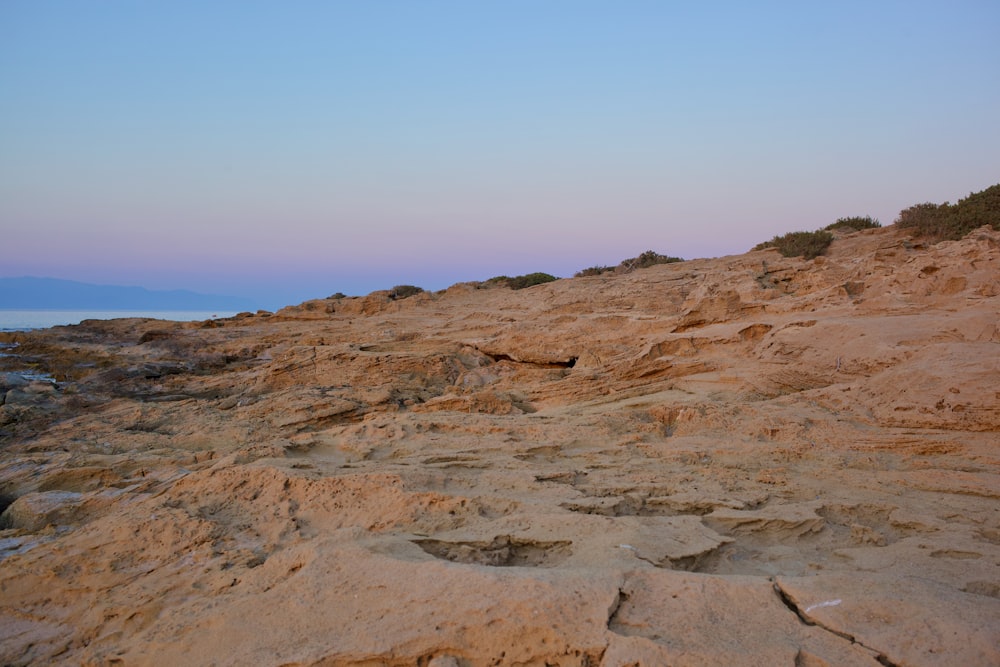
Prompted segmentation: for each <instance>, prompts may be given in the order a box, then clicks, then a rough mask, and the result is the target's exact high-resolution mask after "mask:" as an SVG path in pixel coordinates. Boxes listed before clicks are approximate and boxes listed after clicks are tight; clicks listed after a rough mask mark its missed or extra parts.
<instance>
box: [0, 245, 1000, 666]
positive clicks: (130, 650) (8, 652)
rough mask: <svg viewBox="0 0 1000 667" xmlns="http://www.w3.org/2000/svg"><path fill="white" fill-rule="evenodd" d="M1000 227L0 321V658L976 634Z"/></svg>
mask: <svg viewBox="0 0 1000 667" xmlns="http://www.w3.org/2000/svg"><path fill="white" fill-rule="evenodd" d="M998 313H1000V234H998V233H996V232H992V231H989V230H987V229H983V230H979V231H977V232H974V233H972V234H971V235H970V236H969V237H967V238H966V239H965V240H963V241H960V242H946V243H941V244H937V245H928V244H923V243H921V242H918V241H915V240H913V239H911V238H909V237H908V236H906V235H904V234H902V233H901V232H899V231H898V230H895V229H894V228H892V227H890V228H886V229H879V230H870V231H865V232H856V233H851V234H841V235H839V236H838V238H837V240H836V241H835V242H834V244H833V246H832V247H831V249H830V251H829V253H828V255H827V256H825V257H821V258H819V259H817V260H815V261H808V262H807V261H804V260H801V259H797V258H793V259H786V258H782V257H781V256H780V255H778V254H777V253H776V252H775V251H758V252H753V253H748V254H746V255H740V256H733V257H724V258H718V259H711V260H695V261H688V262H684V263H680V264H671V265H663V266H657V267H652V268H649V269H643V270H639V271H635V272H632V273H628V274H624V275H609V274H605V275H602V276H595V277H588V278H578V279H571V280H560V281H557V282H555V283H550V284H547V285H541V286H536V287H532V288H529V289H526V290H519V291H512V290H509V289H503V288H493V289H477V287H476V286H475V285H472V284H469V285H456V286H453V287H452V288H450V289H448V290H446V291H444V292H440V293H436V294H420V295H417V296H413V297H409V298H407V299H403V300H397V301H394V300H392V299H390V298H389V297H388V295H387V294H386V293H374V294H371V295H369V296H367V297H362V298H346V299H327V300H318V301H312V302H307V303H304V304H301V305H300V306H296V307H290V308H286V309H284V310H281V311H279V312H278V313H275V314H265V313H259V314H256V315H246V316H242V317H237V318H234V319H231V320H225V321H215V322H205V323H187V324H178V323H170V322H163V321H154V320H115V321H110V322H87V323H84V324H82V325H80V326H76V327H62V328H56V329H52V330H47V331H43V332H35V333H19V334H3V335H2V336H0V340H3V341H6V342H7V343H17V347H11V348H7V349H5V350H4V351H5V352H7V353H13V354H16V355H17V356H16V357H4V358H2V359H0V364H4V365H5V367H7V368H14V367H15V366H17V365H18V364H20V365H21V366H23V365H24V364H28V363H31V364H35V366H36V368H37V369H39V370H43V371H46V372H49V373H51V374H52V375H53V376H54V377H55V378H56V380H57V382H56V384H55V385H53V384H52V383H46V382H29V383H25V382H23V381H21V380H20V379H19V377H18V376H15V375H12V374H4V375H0V396H3V405H2V406H0V411H2V412H0V425H2V426H0V448H2V449H0V493H2V494H3V497H4V504H9V507H7V509H6V511H5V512H4V514H3V517H2V521H3V526H4V529H3V530H2V531H0V559H2V560H0V663H2V664H12V665H21V664H73V665H78V664H84V665H249V664H254V665H326V666H331V667H332V666H340V665H366V666H375V665H389V666H397V665H398V666H402V665H420V666H422V667H470V666H478V665H538V666H542V665H559V666H567V665H590V666H596V665H601V666H606V667H612V666H621V667H623V666H626V665H737V664H739V665H798V666H819V665H874V666H877V665H962V666H969V665H991V664H992V665H996V664H1000V600H998V597H1000V503H998V498H1000V437H998V432H1000V316H998Z"/></svg>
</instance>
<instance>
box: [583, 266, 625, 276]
mask: <svg viewBox="0 0 1000 667" xmlns="http://www.w3.org/2000/svg"><path fill="white" fill-rule="evenodd" d="M614 270H615V267H613V266H592V267H590V268H589V269H584V270H582V271H577V272H576V273H574V274H573V277H574V278H584V277H586V276H599V275H601V274H602V273H607V272H609V271H614Z"/></svg>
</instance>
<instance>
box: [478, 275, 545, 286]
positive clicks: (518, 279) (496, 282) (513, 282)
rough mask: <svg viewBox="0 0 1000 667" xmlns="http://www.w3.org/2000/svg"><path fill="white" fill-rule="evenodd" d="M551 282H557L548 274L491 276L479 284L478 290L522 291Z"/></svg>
mask: <svg viewBox="0 0 1000 667" xmlns="http://www.w3.org/2000/svg"><path fill="white" fill-rule="evenodd" d="M553 280H559V278H557V277H556V276H553V275H550V274H548V273H541V272H536V273H526V274H525V275H523V276H514V277H513V278H511V277H510V276H493V277H492V278H490V279H489V280H484V281H483V282H481V283H479V287H480V289H489V288H490V287H509V288H510V289H524V288H525V287H532V286H534V285H541V284H543V283H550V282H552V281H553Z"/></svg>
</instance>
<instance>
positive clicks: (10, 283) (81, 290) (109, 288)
mask: <svg viewBox="0 0 1000 667" xmlns="http://www.w3.org/2000/svg"><path fill="white" fill-rule="evenodd" d="M0 309H8V310H29V309H37V310H236V311H241V310H255V305H254V304H253V302H251V301H250V300H249V299H243V298H240V297H232V296H220V295H216V294H199V293H197V292H190V291H188V290H169V291H161V290H148V289H145V288H143V287H122V286H118V285H92V284H89V283H80V282H76V281H73V280H58V279H56V278H32V277H22V278H0Z"/></svg>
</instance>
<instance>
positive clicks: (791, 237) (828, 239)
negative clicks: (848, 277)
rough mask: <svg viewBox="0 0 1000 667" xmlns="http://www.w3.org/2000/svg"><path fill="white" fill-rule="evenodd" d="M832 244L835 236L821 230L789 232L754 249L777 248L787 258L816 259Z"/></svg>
mask: <svg viewBox="0 0 1000 667" xmlns="http://www.w3.org/2000/svg"><path fill="white" fill-rule="evenodd" d="M832 242H833V234H831V233H830V232H828V231H826V230H824V229H820V230H817V231H815V232H789V233H788V234H783V235H782V236H775V237H774V238H773V239H771V240H770V241H765V242H764V243H759V244H757V245H756V246H754V248H753V249H754V250H764V249H766V248H776V249H777V250H778V252H780V253H781V254H782V255H783V256H785V257H804V258H805V259H815V258H816V257H819V256H820V255H822V254H823V253H824V252H826V249H827V248H828V247H830V244H831V243H832Z"/></svg>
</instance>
